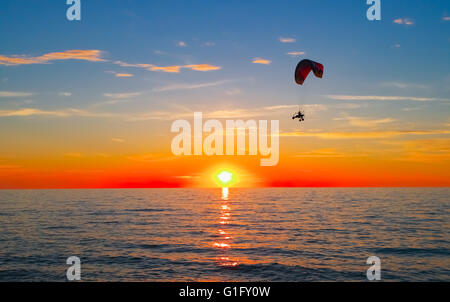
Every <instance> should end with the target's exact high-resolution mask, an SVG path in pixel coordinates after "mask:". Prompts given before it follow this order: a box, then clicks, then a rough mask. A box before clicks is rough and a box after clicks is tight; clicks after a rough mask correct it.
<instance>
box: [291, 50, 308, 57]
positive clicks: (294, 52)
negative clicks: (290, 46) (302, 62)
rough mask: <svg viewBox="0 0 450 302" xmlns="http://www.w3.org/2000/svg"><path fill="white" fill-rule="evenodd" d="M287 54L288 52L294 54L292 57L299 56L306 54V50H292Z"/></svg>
mask: <svg viewBox="0 0 450 302" xmlns="http://www.w3.org/2000/svg"><path fill="white" fill-rule="evenodd" d="M287 54H288V55H289V56H292V57H299V56H303V55H305V54H306V52H304V51H290V52H288V53H287Z"/></svg>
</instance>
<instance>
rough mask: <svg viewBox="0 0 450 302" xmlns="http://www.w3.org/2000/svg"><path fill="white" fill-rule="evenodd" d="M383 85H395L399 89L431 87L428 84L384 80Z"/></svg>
mask: <svg viewBox="0 0 450 302" xmlns="http://www.w3.org/2000/svg"><path fill="white" fill-rule="evenodd" d="M381 85H383V86H386V87H394V88H399V89H410V88H418V89H428V88H430V87H429V86H427V85H423V84H417V83H405V82H384V83H381Z"/></svg>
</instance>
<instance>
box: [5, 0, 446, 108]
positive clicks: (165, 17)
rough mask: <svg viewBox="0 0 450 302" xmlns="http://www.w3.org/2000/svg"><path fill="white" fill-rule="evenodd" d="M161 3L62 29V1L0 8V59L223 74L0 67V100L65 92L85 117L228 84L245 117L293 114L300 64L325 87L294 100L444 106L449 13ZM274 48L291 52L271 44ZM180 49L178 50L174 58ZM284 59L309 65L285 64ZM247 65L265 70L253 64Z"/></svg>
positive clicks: (389, 6) (385, 4)
mask: <svg viewBox="0 0 450 302" xmlns="http://www.w3.org/2000/svg"><path fill="white" fill-rule="evenodd" d="M170 2H171V1H164V2H161V1H98V0H96V1H86V0H85V1H82V21H81V22H69V21H67V20H66V19H65V9H66V7H67V6H66V5H65V1H62V0H61V1H54V0H52V1H2V2H1V4H0V11H1V18H0V20H1V21H0V22H1V23H0V42H1V43H0V45H1V46H0V53H1V54H3V55H30V56H38V55H42V54H45V53H49V52H53V51H64V50H69V49H98V50H102V51H104V57H105V58H106V59H107V60H111V61H114V60H121V61H125V62H127V63H149V64H150V63H151V64H158V65H162V66H167V65H177V64H201V63H205V62H207V63H209V64H213V65H217V66H220V67H222V69H221V70H220V71H218V72H206V73H199V72H192V71H187V72H182V73H180V74H176V75H173V74H164V73H161V72H153V73H150V72H148V71H146V70H136V69H134V68H121V67H118V66H114V65H112V64H109V63H101V64H100V63H91V62H81V63H80V62H74V61H65V62H57V63H54V64H47V65H45V66H43V65H38V66H37V65H33V66H14V67H1V69H0V72H1V74H2V77H4V78H5V77H6V78H8V80H7V82H6V83H5V82H4V83H2V84H1V85H2V86H3V87H2V89H7V90H21V91H22V90H24V89H25V90H32V91H33V92H39V93H43V95H44V96H45V95H46V93H52V92H57V91H69V90H70V91H71V93H72V94H73V96H74V97H75V96H78V99H77V100H76V101H77V103H78V104H80V105H87V104H88V103H89V102H92V101H95V99H96V98H98V97H101V96H102V94H103V93H105V92H106V90H108V91H109V92H124V91H125V92H127V91H130V92H131V91H144V90H146V89H147V90H149V89H152V87H158V85H164V83H174V82H180V83H186V82H187V83H203V82H214V81H230V82H227V84H224V85H223V86H226V87H228V88H229V89H233V88H234V87H237V88H234V89H239V90H240V91H244V92H245V93H248V97H249V99H251V100H250V102H255V103H254V104H253V105H257V104H259V103H260V104H272V103H273V102H274V98H277V97H280V96H281V97H283V98H285V100H284V102H290V103H296V102H297V100H296V99H295V98H296V97H297V96H298V90H299V89H298V87H295V86H293V85H292V72H291V70H292V69H293V67H295V64H296V63H297V61H298V60H299V59H301V58H303V57H308V58H311V59H315V60H318V61H320V62H323V63H324V64H325V65H326V76H325V79H324V81H322V82H319V81H311V83H309V85H308V86H306V87H304V88H303V90H304V91H302V92H301V95H306V96H310V94H316V91H318V90H320V92H321V94H370V95H372V94H375V95H378V94H382V95H384V94H392V93H394V94H399V92H401V93H402V94H405V95H410V93H415V94H417V95H418V96H420V94H422V95H425V93H424V92H423V91H420V90H419V91H411V92H409V91H408V92H405V91H395V90H394V89H395V87H387V86H381V87H380V85H378V84H380V82H405V83H415V84H423V85H433V86H434V87H435V89H433V91H432V92H431V95H430V92H426V96H428V97H430V96H433V97H445V96H446V95H448V90H446V89H445V85H446V82H445V80H446V79H447V80H448V76H449V75H448V73H449V66H450V62H449V56H448V53H449V43H450V41H449V39H450V22H448V21H447V22H445V21H444V20H443V18H444V17H445V16H447V13H449V12H450V5H449V4H448V1H433V4H432V5H429V4H428V3H429V2H428V1H406V0H405V1H387V0H385V1H382V18H383V19H382V21H380V22H369V21H367V19H366V17H365V13H366V8H367V5H366V4H365V1H298V0H297V1H280V2H273V1H258V2H257V3H256V2H252V1H248V2H245V3H243V2H242V1H224V2H222V1H221V2H218V1H182V2H180V1H174V2H173V3H170ZM397 18H410V19H412V20H413V22H414V25H411V26H405V25H399V24H395V23H393V20H394V19H397ZM280 37H289V38H294V39H296V42H295V43H280V42H279V38H280ZM179 41H183V42H185V43H186V45H187V46H186V47H177V43H178V42H179ZM205 45H213V46H205ZM395 45H397V47H398V45H399V46H400V47H399V48H396V46H395ZM290 51H304V52H306V55H305V56H299V57H291V56H288V55H286V53H287V52H290ZM255 57H261V58H264V59H268V60H271V61H272V63H271V65H270V66H259V65H256V64H251V60H252V59H253V58H255ZM109 70H111V71H116V72H127V73H133V74H135V77H134V78H133V79H128V81H116V79H112V77H111V75H110V74H108V73H105V71H109ZM43 75H45V76H43ZM37 77H39V78H40V80H39V81H36V78H37ZM56 87H57V88H56ZM413 87H416V88H417V86H413ZM236 91H237V90H236ZM193 94H194V97H195V92H194V93H193ZM184 95H185V94H184ZM163 97H164V96H163ZM47 98H48V96H47ZM55 102H59V101H58V100H55Z"/></svg>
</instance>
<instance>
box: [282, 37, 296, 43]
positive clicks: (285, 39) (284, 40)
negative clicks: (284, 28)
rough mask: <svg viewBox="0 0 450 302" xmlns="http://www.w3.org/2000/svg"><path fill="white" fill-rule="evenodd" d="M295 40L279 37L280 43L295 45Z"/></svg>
mask: <svg viewBox="0 0 450 302" xmlns="http://www.w3.org/2000/svg"><path fill="white" fill-rule="evenodd" d="M296 41H297V40H296V39H295V38H283V37H280V42H281V43H295V42H296Z"/></svg>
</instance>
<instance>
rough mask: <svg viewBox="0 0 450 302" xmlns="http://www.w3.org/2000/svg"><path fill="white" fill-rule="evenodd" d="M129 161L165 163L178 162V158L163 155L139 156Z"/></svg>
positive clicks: (129, 158)
mask: <svg viewBox="0 0 450 302" xmlns="http://www.w3.org/2000/svg"><path fill="white" fill-rule="evenodd" d="M127 159H128V160H132V161H139V162H165V161H171V160H177V159H179V157H177V156H165V155H161V154H138V155H132V156H128V157H127Z"/></svg>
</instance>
